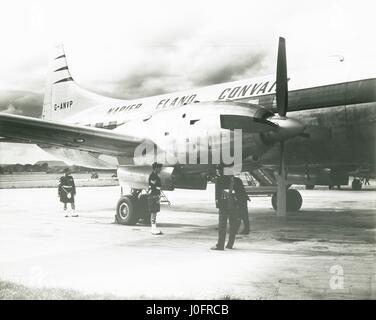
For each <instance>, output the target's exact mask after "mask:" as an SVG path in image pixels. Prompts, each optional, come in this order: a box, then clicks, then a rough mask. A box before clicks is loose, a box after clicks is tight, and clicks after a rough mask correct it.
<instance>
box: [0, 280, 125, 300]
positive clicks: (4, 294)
mask: <svg viewBox="0 0 376 320" xmlns="http://www.w3.org/2000/svg"><path fill="white" fill-rule="evenodd" d="M114 299H119V298H117V297H115V296H112V295H101V294H91V295H88V294H83V293H81V292H79V291H76V290H70V289H58V288H31V287H27V286H24V285H20V284H16V283H14V282H10V281H1V280H0V300H114Z"/></svg>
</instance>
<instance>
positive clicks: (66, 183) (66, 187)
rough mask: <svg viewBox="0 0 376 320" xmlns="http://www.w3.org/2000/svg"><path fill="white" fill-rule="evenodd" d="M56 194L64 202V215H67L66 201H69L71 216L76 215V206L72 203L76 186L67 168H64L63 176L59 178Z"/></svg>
mask: <svg viewBox="0 0 376 320" xmlns="http://www.w3.org/2000/svg"><path fill="white" fill-rule="evenodd" d="M58 195H59V198H60V202H62V203H63V204H64V212H65V217H68V216H69V215H68V212H67V207H68V205H67V204H68V203H70V205H71V209H72V211H73V215H72V217H78V214H76V213H75V209H76V208H75V205H74V196H75V195H76V186H75V184H74V179H73V177H72V176H71V175H70V171H69V169H68V168H66V169H64V176H62V177H61V178H60V182H59V188H58Z"/></svg>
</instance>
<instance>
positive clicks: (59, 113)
mask: <svg viewBox="0 0 376 320" xmlns="http://www.w3.org/2000/svg"><path fill="white" fill-rule="evenodd" d="M103 98H104V97H101V96H99V95H97V94H95V93H92V92H90V91H87V90H85V89H83V88H81V87H80V86H79V85H78V84H77V83H76V82H75V81H74V80H73V78H72V75H71V73H70V71H69V67H68V63H67V58H66V56H65V51H64V47H63V45H62V44H59V45H57V46H56V49H55V54H54V56H53V58H52V61H51V63H50V66H49V74H48V77H47V84H46V89H45V96H44V102H43V113H42V118H43V119H46V120H63V119H66V118H68V117H69V116H72V115H73V114H76V113H78V112H80V111H83V110H85V109H88V108H90V107H93V106H95V105H96V104H98V103H99V102H100V101H102V100H103Z"/></svg>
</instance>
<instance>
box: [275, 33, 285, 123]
mask: <svg viewBox="0 0 376 320" xmlns="http://www.w3.org/2000/svg"><path fill="white" fill-rule="evenodd" d="M276 99H277V108H278V114H279V116H280V117H285V116H286V113H287V106H288V86H287V63H286V43H285V39H284V38H282V37H280V38H279V44H278V58H277V84H276Z"/></svg>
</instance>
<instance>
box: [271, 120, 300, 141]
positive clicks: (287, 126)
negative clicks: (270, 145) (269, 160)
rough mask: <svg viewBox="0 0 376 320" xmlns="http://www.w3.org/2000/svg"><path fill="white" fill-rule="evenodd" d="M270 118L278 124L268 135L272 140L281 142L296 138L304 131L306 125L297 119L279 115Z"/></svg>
mask: <svg viewBox="0 0 376 320" xmlns="http://www.w3.org/2000/svg"><path fill="white" fill-rule="evenodd" d="M268 120H269V121H271V122H273V123H274V124H276V125H277V126H278V127H277V128H276V130H273V131H272V132H270V133H269V135H268V136H269V139H270V140H271V141H272V142H280V141H285V140H287V139H291V138H294V137H296V136H299V135H300V134H301V133H303V131H304V125H303V124H302V123H301V122H300V121H299V120H296V119H291V118H286V117H277V118H271V119H268Z"/></svg>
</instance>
